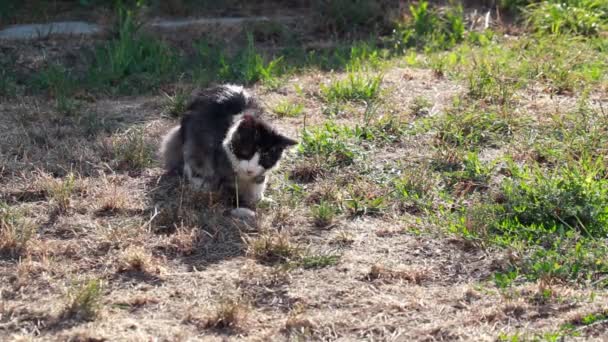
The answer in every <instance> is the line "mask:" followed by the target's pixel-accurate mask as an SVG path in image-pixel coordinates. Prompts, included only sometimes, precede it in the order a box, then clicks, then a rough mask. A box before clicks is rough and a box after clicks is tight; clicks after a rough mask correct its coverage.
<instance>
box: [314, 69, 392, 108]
mask: <svg viewBox="0 0 608 342" xmlns="http://www.w3.org/2000/svg"><path fill="white" fill-rule="evenodd" d="M381 83H382V75H366V74H361V73H354V72H350V73H349V74H348V75H347V77H346V78H345V79H343V80H337V81H334V82H332V83H331V84H329V85H321V95H322V96H323V98H324V99H325V101H327V102H344V101H372V100H375V99H377V98H378V95H379V94H380V85H381Z"/></svg>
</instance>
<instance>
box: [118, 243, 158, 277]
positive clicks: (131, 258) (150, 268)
mask: <svg viewBox="0 0 608 342" xmlns="http://www.w3.org/2000/svg"><path fill="white" fill-rule="evenodd" d="M118 271H119V272H141V273H157V271H158V270H157V269H156V268H155V267H154V259H153V257H152V255H151V254H150V253H149V252H148V251H146V250H145V249H144V248H141V247H129V248H128V249H127V250H125V251H124V252H123V253H122V255H121V256H120V260H119V265H118Z"/></svg>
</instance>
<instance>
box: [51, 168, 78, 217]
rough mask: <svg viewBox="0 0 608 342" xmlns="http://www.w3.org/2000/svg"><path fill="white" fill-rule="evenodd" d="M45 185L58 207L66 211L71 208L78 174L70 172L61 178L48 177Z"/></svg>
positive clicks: (61, 210)
mask: <svg viewBox="0 0 608 342" xmlns="http://www.w3.org/2000/svg"><path fill="white" fill-rule="evenodd" d="M44 185H45V191H46V193H47V196H48V197H49V198H50V199H51V200H52V201H53V203H54V204H55V205H56V206H57V209H58V210H59V211H60V212H66V211H67V210H68V209H69V208H70V204H71V199H72V194H73V193H74V190H75V189H76V176H75V175H74V174H73V173H71V172H70V173H68V174H67V176H65V178H64V179H61V180H57V179H54V178H47V179H46V181H45V184H44Z"/></svg>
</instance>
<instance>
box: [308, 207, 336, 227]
mask: <svg viewBox="0 0 608 342" xmlns="http://www.w3.org/2000/svg"><path fill="white" fill-rule="evenodd" d="M310 211H311V213H312V217H313V220H314V224H315V226H317V227H328V226H330V225H331V224H332V223H333V221H334V219H335V217H336V213H337V209H336V208H335V207H334V206H333V205H332V204H331V203H329V202H326V201H321V203H319V204H316V205H315V206H313V207H312V208H311V210H310Z"/></svg>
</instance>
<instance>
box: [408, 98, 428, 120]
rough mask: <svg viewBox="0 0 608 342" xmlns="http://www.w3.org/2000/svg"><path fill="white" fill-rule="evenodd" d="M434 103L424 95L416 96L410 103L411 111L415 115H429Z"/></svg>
mask: <svg viewBox="0 0 608 342" xmlns="http://www.w3.org/2000/svg"><path fill="white" fill-rule="evenodd" d="M432 106H433V104H432V103H431V102H430V101H429V100H428V99H427V98H426V97H424V96H416V97H415V98H414V100H412V103H410V106H409V109H410V113H412V115H414V116H418V117H421V116H427V115H428V114H429V112H430V110H431V107H432Z"/></svg>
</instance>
